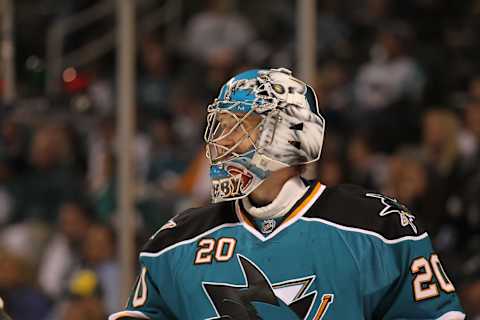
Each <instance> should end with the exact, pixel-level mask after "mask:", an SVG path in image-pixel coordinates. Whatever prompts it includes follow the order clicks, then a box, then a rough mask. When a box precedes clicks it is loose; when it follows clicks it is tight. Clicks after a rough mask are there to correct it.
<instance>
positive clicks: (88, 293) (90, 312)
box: [52, 269, 106, 320]
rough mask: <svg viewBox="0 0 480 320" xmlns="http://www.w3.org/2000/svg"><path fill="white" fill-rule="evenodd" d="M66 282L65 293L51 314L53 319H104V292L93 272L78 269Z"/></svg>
mask: <svg viewBox="0 0 480 320" xmlns="http://www.w3.org/2000/svg"><path fill="white" fill-rule="evenodd" d="M68 284H69V285H68V291H67V295H66V297H65V298H64V301H63V302H62V303H61V304H60V305H59V307H58V308H57V310H56V313H55V314H53V315H52V318H53V320H87V319H88V320H103V319H106V311H105V307H104V302H103V298H102V297H103V296H104V294H103V292H102V288H101V284H100V282H99V279H98V277H97V275H96V274H95V272H93V271H92V270H89V269H82V270H79V271H78V272H76V273H75V274H74V275H73V276H72V279H71V280H70V281H69V283H68Z"/></svg>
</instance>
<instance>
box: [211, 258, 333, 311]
mask: <svg viewBox="0 0 480 320" xmlns="http://www.w3.org/2000/svg"><path fill="white" fill-rule="evenodd" d="M237 258H238V261H239V264H240V267H241V269H242V272H243V276H244V279H245V284H244V285H233V284H227V283H212V282H203V289H204V291H205V293H206V295H207V297H208V299H209V300H210V302H211V304H212V306H213V308H214V309H215V312H216V315H217V316H216V317H213V318H209V319H210V320H213V319H230V320H257V319H265V320H268V319H285V320H287V319H306V318H307V316H308V315H309V314H310V311H311V309H312V308H313V306H314V304H315V298H316V296H317V291H313V292H310V293H307V291H308V289H309V288H310V286H311V284H312V283H313V281H314V280H315V276H314V275H312V276H309V277H305V278H301V279H295V280H288V281H284V282H280V283H275V284H272V283H271V282H270V281H269V279H268V278H267V276H266V275H265V274H264V273H263V272H262V270H261V269H260V268H259V267H258V266H256V265H255V264H254V263H253V262H252V261H250V260H249V259H247V258H245V257H244V256H242V255H237ZM326 296H328V297H329V298H328V299H326ZM332 302H333V294H328V295H323V297H322V301H321V302H320V306H319V308H318V310H317V313H316V314H315V317H314V318H313V319H316V320H317V319H322V317H323V315H324V314H325V313H326V311H327V309H328V306H329V305H330V304H331V303H332Z"/></svg>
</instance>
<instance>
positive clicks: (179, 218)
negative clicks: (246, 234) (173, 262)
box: [142, 201, 239, 253]
mask: <svg viewBox="0 0 480 320" xmlns="http://www.w3.org/2000/svg"><path fill="white" fill-rule="evenodd" d="M172 220H173V221H174V222H175V223H176V226H175V227H174V228H169V229H165V230H162V231H160V232H158V234H156V235H155V236H154V237H153V238H152V239H150V240H149V241H147V243H146V244H145V245H144V247H143V249H142V252H149V253H155V252H158V251H161V250H163V249H165V248H167V247H169V246H171V245H174V244H175V243H178V242H181V241H184V240H188V239H192V238H194V237H196V236H198V235H200V234H202V233H204V232H206V231H208V230H210V229H212V228H215V227H216V226H219V225H222V224H225V223H238V222H239V220H238V218H237V215H236V214H235V208H234V202H233V201H229V202H222V203H218V204H212V205H209V206H206V207H202V208H192V209H188V210H186V211H184V212H182V213H180V214H178V215H176V216H175V217H173V218H172Z"/></svg>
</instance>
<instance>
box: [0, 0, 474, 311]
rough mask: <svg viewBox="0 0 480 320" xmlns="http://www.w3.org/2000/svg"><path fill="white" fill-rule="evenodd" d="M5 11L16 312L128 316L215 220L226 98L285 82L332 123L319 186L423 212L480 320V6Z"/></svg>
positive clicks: (1, 237) (97, 0) (3, 223)
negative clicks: (155, 265)
mask: <svg viewBox="0 0 480 320" xmlns="http://www.w3.org/2000/svg"><path fill="white" fill-rule="evenodd" d="M0 3H1V4H2V7H1V19H2V20H1V28H2V34H1V36H2V37H1V42H2V50H1V53H2V60H1V77H0V81H1V82H0V90H1V98H2V104H1V106H0V296H1V297H2V298H3V300H4V301H5V307H6V310H7V311H8V312H9V313H10V314H11V316H12V318H13V319H14V320H29V319H32V320H33V319H35V320H41V319H68V320H76V319H82V320H86V319H89V320H97V319H105V318H106V315H107V314H109V313H111V312H113V311H115V310H118V308H119V307H120V306H121V305H122V304H123V302H124V300H125V296H126V294H127V293H126V292H127V290H128V288H130V287H131V284H132V281H133V279H134V276H135V274H136V262H135V259H136V257H135V256H136V252H137V251H138V248H139V247H140V246H141V244H142V243H143V242H144V241H145V240H146V239H148V237H149V236H150V235H152V234H153V233H154V232H155V231H156V230H157V229H158V228H159V227H160V226H161V225H162V224H163V223H164V222H165V221H166V220H167V219H168V218H169V217H171V216H172V215H174V214H176V213H178V212H179V211H181V210H183V209H185V208H188V207H190V206H199V205H201V204H204V203H206V202H208V197H209V185H208V164H207V163H206V160H205V158H204V146H203V140H202V136H203V129H204V125H205V119H204V117H205V111H206V106H207V105H208V104H209V102H210V101H212V99H213V98H214V97H215V95H216V94H217V90H218V88H219V86H220V85H221V84H222V83H223V82H224V81H226V80H227V79H229V78H230V77H231V76H232V75H234V74H235V73H238V72H239V71H241V70H244V69H247V68H257V67H280V66H283V67H288V68H291V69H292V70H293V71H294V73H295V74H296V75H298V76H299V77H300V78H303V79H308V80H309V81H310V82H311V83H312V84H313V85H314V87H315V90H316V92H317V95H318V98H319V103H320V105H321V107H322V109H323V112H324V113H325V116H326V119H327V136H326V144H325V146H324V150H323V153H322V158H321V161H320V162H319V163H318V164H316V165H315V166H314V167H312V168H310V169H309V172H308V174H309V175H310V176H311V177H319V179H320V180H321V181H322V182H323V183H324V184H327V185H336V184H340V183H355V184H360V185H363V186H365V187H368V188H372V189H375V190H379V191H381V192H383V193H385V194H387V195H390V196H394V197H396V198H397V199H398V200H400V201H401V202H403V203H405V204H406V205H408V206H409V207H410V208H411V209H412V211H413V212H414V213H415V214H416V215H417V216H418V218H419V219H421V220H422V221H423V222H424V223H425V224H426V226H427V228H428V229H429V233H430V236H431V238H432V240H433V243H434V246H435V248H436V251H437V252H439V254H440V257H441V260H442V262H443V265H444V266H445V269H446V270H447V273H448V275H449V277H450V278H451V279H452V280H453V282H454V284H455V285H456V288H457V291H458V292H459V294H460V296H461V299H462V303H463V305H464V307H465V309H466V311H467V314H468V315H470V316H471V319H480V303H479V302H480V59H479V52H480V36H479V35H480V1H478V0H463V1H447V0H397V1H394V0H322V1H316V2H315V1H314V0H298V1H293V0H282V1H280V0H263V1H255V0H242V1H232V0H228V1H227V0H225V1H222V0H217V1H213V0H211V1H180V0H168V1H154V0H137V1H133V0H124V1H122V0H119V1H117V2H115V1H113V0H111V1H109V0H41V1H33V0H1V1H0ZM352 214H354V212H352ZM365 272H368V270H365Z"/></svg>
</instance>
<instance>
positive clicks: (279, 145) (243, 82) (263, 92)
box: [204, 68, 325, 203]
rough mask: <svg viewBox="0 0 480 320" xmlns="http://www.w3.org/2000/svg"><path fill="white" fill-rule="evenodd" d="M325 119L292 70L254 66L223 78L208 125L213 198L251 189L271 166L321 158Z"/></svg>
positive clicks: (309, 90)
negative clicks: (260, 68) (224, 81)
mask: <svg viewBox="0 0 480 320" xmlns="http://www.w3.org/2000/svg"><path fill="white" fill-rule="evenodd" d="M324 131H325V120H324V118H323V116H322V115H321V114H320V111H319V109H318V104H317V99H316V96H315V92H314V91H313V89H312V88H311V87H310V86H308V85H306V84H305V83H304V82H302V81H300V80H298V79H296V78H295V77H293V76H292V73H291V71H290V70H287V69H284V68H280V69H269V70H249V71H246V72H243V73H240V74H238V75H236V76H235V77H233V78H232V79H230V80H229V81H228V82H227V83H226V84H224V85H223V86H222V88H221V90H220V93H219V95H218V97H217V98H216V99H215V101H214V102H213V103H212V104H211V105H209V106H208V113H207V128H206V130H205V136H204V138H205V142H206V143H207V145H206V155H207V158H208V159H209V160H210V178H211V183H212V188H211V194H212V202H214V203H215V202H221V201H227V200H233V199H239V198H243V197H245V196H247V195H248V194H250V193H251V192H252V191H253V190H255V188H257V187H258V186H259V185H260V184H261V183H262V182H263V181H264V180H265V179H266V178H267V177H268V176H269V175H270V174H271V173H272V172H274V171H276V170H279V169H282V168H285V167H289V166H298V165H303V164H307V163H310V162H313V161H316V160H318V159H319V158H320V153H321V150H322V144H323V136H324Z"/></svg>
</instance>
